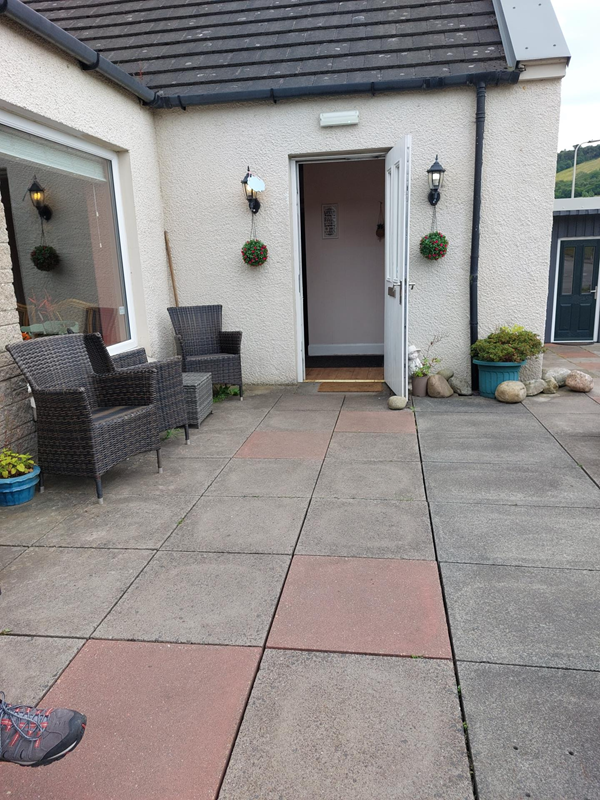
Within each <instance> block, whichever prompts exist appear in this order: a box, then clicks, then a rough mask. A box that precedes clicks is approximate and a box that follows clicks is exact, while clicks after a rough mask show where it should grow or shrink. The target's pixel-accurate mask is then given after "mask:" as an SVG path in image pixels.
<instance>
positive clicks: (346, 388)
mask: <svg viewBox="0 0 600 800" xmlns="http://www.w3.org/2000/svg"><path fill="white" fill-rule="evenodd" d="M384 388H385V383H383V382H382V381H356V382H353V381H323V383H321V384H319V389H318V391H319V392H383V390H384Z"/></svg>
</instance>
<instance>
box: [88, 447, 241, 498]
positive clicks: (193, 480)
mask: <svg viewBox="0 0 600 800" xmlns="http://www.w3.org/2000/svg"><path fill="white" fill-rule="evenodd" d="M226 464H227V459H225V458H194V460H193V461H191V462H188V461H186V462H184V463H179V462H178V461H177V460H176V459H171V458H170V459H169V460H168V461H167V460H166V459H165V460H164V461H163V473H162V474H159V473H158V470H157V468H156V456H155V454H154V453H146V454H145V455H143V456H138V457H136V458H130V459H128V460H127V461H123V462H122V463H121V464H118V465H117V466H116V467H113V469H111V470H109V472H107V473H106V475H104V476H103V478H102V485H103V487H104V495H105V503H108V502H110V499H111V498H112V497H126V496H127V495H141V496H143V497H149V496H150V497H152V496H153V497H172V496H173V495H184V496H186V497H199V496H200V495H201V494H202V493H203V492H204V491H205V490H206V489H207V488H208V486H210V484H211V483H212V481H213V480H214V479H215V478H216V477H217V475H218V474H219V472H220V471H221V470H222V469H223V467H224V466H225V465H226Z"/></svg>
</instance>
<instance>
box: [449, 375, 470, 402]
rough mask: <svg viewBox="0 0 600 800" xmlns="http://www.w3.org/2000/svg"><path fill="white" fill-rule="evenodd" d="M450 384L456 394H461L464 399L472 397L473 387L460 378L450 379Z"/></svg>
mask: <svg viewBox="0 0 600 800" xmlns="http://www.w3.org/2000/svg"><path fill="white" fill-rule="evenodd" d="M448 383H449V384H450V386H451V387H452V389H454V391H455V392H456V394H459V395H461V396H462V397H470V396H471V395H472V394H473V390H472V389H471V387H470V386H469V385H468V384H466V383H463V381H461V380H460V378H454V377H452V378H449V379H448Z"/></svg>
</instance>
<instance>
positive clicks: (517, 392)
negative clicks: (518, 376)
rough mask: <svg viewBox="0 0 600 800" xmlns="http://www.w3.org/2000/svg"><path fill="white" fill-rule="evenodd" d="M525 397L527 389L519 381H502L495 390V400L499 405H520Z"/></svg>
mask: <svg viewBox="0 0 600 800" xmlns="http://www.w3.org/2000/svg"><path fill="white" fill-rule="evenodd" d="M526 397H527V389H526V388H525V384H523V383H521V381H503V382H502V383H501V384H500V385H499V386H498V388H497V389H496V400H500V402H501V403H521V402H523V400H525V398H526Z"/></svg>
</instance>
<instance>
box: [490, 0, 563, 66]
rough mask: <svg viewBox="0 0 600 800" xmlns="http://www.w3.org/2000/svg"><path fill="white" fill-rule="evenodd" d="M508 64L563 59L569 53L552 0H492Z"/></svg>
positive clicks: (517, 64) (518, 64) (519, 64)
mask: <svg viewBox="0 0 600 800" xmlns="http://www.w3.org/2000/svg"><path fill="white" fill-rule="evenodd" d="M492 2H493V4H494V11H495V12H496V18H497V20H498V27H499V29H500V36H501V37H502V44H503V46H504V52H505V54H506V60H507V61H508V65H509V67H511V68H512V69H516V68H517V67H519V66H521V65H526V64H527V63H528V62H537V63H539V62H542V63H543V62H546V63H547V62H548V60H550V59H551V60H553V61H554V60H562V61H564V62H566V63H567V64H568V63H569V61H570V59H571V53H570V51H569V48H568V46H567V42H566V40H565V37H564V36H563V32H562V30H561V27H560V25H559V22H558V19H557V17H556V13H555V11H554V8H553V7H552V2H551V0H492Z"/></svg>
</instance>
